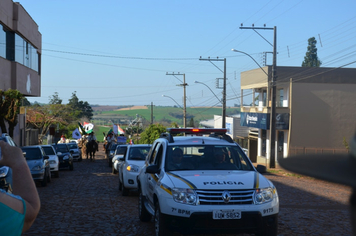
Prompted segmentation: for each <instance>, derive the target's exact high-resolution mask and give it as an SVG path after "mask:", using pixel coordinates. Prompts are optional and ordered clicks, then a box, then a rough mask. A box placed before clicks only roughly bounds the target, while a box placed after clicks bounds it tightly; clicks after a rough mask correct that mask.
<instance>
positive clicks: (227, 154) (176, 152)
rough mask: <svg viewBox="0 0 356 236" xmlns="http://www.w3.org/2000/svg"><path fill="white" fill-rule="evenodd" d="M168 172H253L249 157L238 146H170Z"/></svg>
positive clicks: (166, 161)
mask: <svg viewBox="0 0 356 236" xmlns="http://www.w3.org/2000/svg"><path fill="white" fill-rule="evenodd" d="M165 169H166V171H172V170H253V167H252V165H251V163H250V162H249V160H248V157H247V156H246V155H245V153H244V152H243V150H241V149H240V148H239V147H237V146H221V145H204V146H203V145H199V146H169V147H168V150H167V153H166V159H165Z"/></svg>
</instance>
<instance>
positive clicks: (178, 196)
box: [172, 188, 197, 205]
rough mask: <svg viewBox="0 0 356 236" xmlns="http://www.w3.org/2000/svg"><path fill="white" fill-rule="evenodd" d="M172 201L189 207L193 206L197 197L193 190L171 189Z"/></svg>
mask: <svg viewBox="0 0 356 236" xmlns="http://www.w3.org/2000/svg"><path fill="white" fill-rule="evenodd" d="M172 196H173V199H174V201H176V202H179V203H184V204H189V205H194V204H195V203H196V202H197V195H196V193H195V191H194V190H193V189H184V188H174V189H172Z"/></svg>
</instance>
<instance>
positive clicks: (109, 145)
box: [105, 131, 116, 159]
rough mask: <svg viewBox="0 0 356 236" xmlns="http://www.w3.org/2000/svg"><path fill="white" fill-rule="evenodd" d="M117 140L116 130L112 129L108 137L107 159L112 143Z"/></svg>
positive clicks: (106, 146)
mask: <svg viewBox="0 0 356 236" xmlns="http://www.w3.org/2000/svg"><path fill="white" fill-rule="evenodd" d="M115 142H116V139H115V137H114V132H112V131H110V132H109V133H108V136H107V137H106V145H105V158H107V159H108V158H109V154H110V148H111V145H112V144H114V143H115Z"/></svg>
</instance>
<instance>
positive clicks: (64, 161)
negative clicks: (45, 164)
mask: <svg viewBox="0 0 356 236" xmlns="http://www.w3.org/2000/svg"><path fill="white" fill-rule="evenodd" d="M52 146H53V147H54V149H55V150H56V153H57V156H58V159H59V168H60V169H63V168H68V169H69V170H73V157H72V153H73V151H71V150H69V148H68V146H67V144H65V143H57V144H52Z"/></svg>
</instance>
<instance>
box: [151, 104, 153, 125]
mask: <svg viewBox="0 0 356 236" xmlns="http://www.w3.org/2000/svg"><path fill="white" fill-rule="evenodd" d="M151 125H153V102H151Z"/></svg>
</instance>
